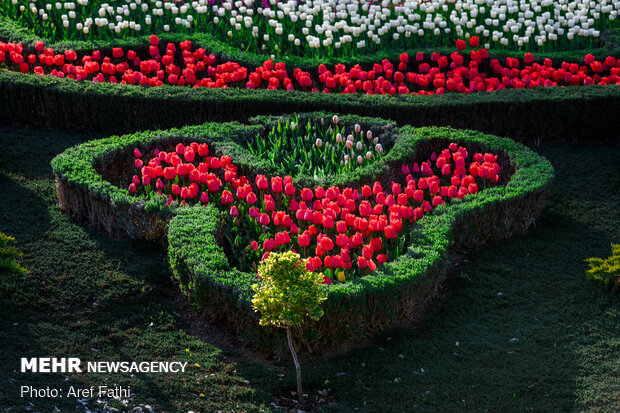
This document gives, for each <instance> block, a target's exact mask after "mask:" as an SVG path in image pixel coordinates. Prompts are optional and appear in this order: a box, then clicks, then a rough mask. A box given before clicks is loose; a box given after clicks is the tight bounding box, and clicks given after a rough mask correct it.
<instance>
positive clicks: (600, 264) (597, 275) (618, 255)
mask: <svg viewBox="0 0 620 413" xmlns="http://www.w3.org/2000/svg"><path fill="white" fill-rule="evenodd" d="M588 264H590V268H589V269H588V271H587V272H586V276H587V277H588V279H589V280H591V281H595V282H599V283H601V284H603V285H604V286H606V287H608V288H609V287H610V288H611V290H612V292H613V293H614V294H617V293H618V292H620V244H612V246H611V256H610V257H609V258H606V259H601V258H588Z"/></svg>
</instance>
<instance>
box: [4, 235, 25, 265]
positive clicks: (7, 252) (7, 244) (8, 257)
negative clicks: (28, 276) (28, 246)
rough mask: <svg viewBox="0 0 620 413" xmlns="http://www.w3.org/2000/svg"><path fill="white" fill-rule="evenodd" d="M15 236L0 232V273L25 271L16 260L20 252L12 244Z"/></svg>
mask: <svg viewBox="0 0 620 413" xmlns="http://www.w3.org/2000/svg"><path fill="white" fill-rule="evenodd" d="M14 243H15V238H13V237H9V236H8V235H6V234H3V233H2V232H0V274H2V275H4V274H24V273H26V272H27V270H26V269H25V268H23V267H22V266H21V265H19V263H18V262H17V259H18V258H19V257H20V256H21V253H20V252H19V251H18V250H17V248H15V247H14V246H13V244H14Z"/></svg>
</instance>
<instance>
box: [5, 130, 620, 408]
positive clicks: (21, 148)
mask: <svg viewBox="0 0 620 413" xmlns="http://www.w3.org/2000/svg"><path fill="white" fill-rule="evenodd" d="M96 137H97V136H85V135H83V134H81V135H78V134H71V133H65V132H50V131H47V130H44V129H34V128H20V127H4V128H0V148H1V149H0V231H2V232H4V233H6V234H7V235H11V236H14V237H15V238H16V240H17V246H18V248H19V249H20V250H21V251H22V252H23V254H24V255H23V257H22V260H21V263H22V265H23V266H25V267H26V268H28V269H29V270H30V273H29V274H28V275H25V276H14V277H7V276H2V277H1V278H0V411H15V412H21V411H24V410H30V411H32V412H36V411H40V412H49V411H53V410H54V408H55V407H57V408H58V409H59V410H60V411H76V406H77V407H79V408H78V410H77V411H82V410H85V409H87V408H88V409H90V410H92V411H104V410H105V409H106V407H105V406H107V407H108V408H113V407H115V408H118V409H120V410H121V411H128V410H131V409H132V408H134V407H136V406H139V407H141V408H142V410H143V411H148V410H149V408H151V409H153V410H154V411H157V412H162V411H166V412H175V411H184V412H186V411H189V410H192V411H195V412H198V411H200V412H212V411H218V410H222V411H236V412H238V411H248V412H259V411H275V410H276V409H275V407H274V406H273V405H272V404H271V403H272V401H273V400H274V397H277V396H280V395H283V394H287V393H288V392H289V391H291V390H293V389H294V388H295V384H294V383H295V381H294V380H295V378H294V369H292V368H291V367H292V363H291V364H289V363H288V362H286V361H284V362H283V363H282V364H281V365H282V366H284V369H283V368H282V367H270V366H271V364H270V363H259V362H257V361H256V360H257V359H256V358H255V357H248V356H247V355H246V354H247V352H242V353H239V352H236V351H235V350H234V349H231V348H227V347H226V346H221V345H219V346H218V345H216V344H214V343H210V342H205V341H203V340H201V339H199V338H198V337H197V336H195V335H193V334H192V331H193V330H192V328H191V326H190V324H189V323H188V322H187V321H186V319H185V317H183V316H182V315H181V314H179V312H178V311H177V310H178V308H177V306H175V304H174V303H173V300H171V299H170V296H171V292H174V291H175V288H176V287H175V286H174V284H173V282H172V281H171V279H170V271H169V270H168V266H167V263H166V259H165V250H164V248H163V247H162V246H160V245H152V244H145V243H143V242H139V241H132V240H127V239H120V240H119V239H110V238H109V237H108V236H107V235H105V234H104V233H101V232H97V231H91V230H89V229H87V228H86V227H84V226H81V225H80V224H78V223H76V222H74V221H72V220H71V219H70V218H69V217H67V216H66V215H65V214H64V213H63V212H62V211H61V210H60V209H59V207H58V205H57V200H56V189H55V183H54V179H53V175H52V172H51V168H50V166H49V162H50V160H51V159H52V157H54V156H55V155H56V154H58V153H60V152H62V151H64V150H65V149H66V148H68V147H70V146H73V145H75V144H77V143H80V142H83V141H85V140H87V139H91V138H96ZM536 150H537V151H538V152H539V153H541V154H543V155H544V156H546V157H548V158H549V159H550V161H551V162H552V164H553V165H554V167H555V168H556V172H557V180H556V182H555V185H554V188H553V192H552V195H551V197H550V200H549V209H548V210H547V211H546V212H545V213H544V215H543V216H542V218H541V219H540V221H539V222H538V225H537V226H536V228H534V229H532V230H531V231H530V232H529V233H528V234H527V235H524V236H519V237H515V238H513V239H511V240H509V241H507V242H505V243H503V244H501V245H493V246H489V247H486V248H484V249H482V250H480V251H477V252H474V253H472V254H470V255H469V256H468V257H467V261H466V262H462V263H461V264H460V265H459V267H457V271H456V275H455V276H454V277H452V278H451V279H449V280H448V282H447V283H446V288H445V289H444V291H443V292H442V294H443V295H444V296H445V299H443V300H441V305H440V306H439V309H438V310H436V311H434V312H432V313H431V314H430V315H429V317H428V318H427V319H426V321H425V322H424V323H423V324H422V325H420V326H419V327H418V328H415V329H407V328H401V329H397V330H394V331H391V332H389V333H387V334H383V335H381V337H380V338H377V339H376V340H374V341H372V342H371V343H369V344H368V345H367V346H366V347H365V348H362V349H357V350H352V351H350V352H349V353H347V354H346V355H341V356H338V357H335V358H333V359H331V360H327V361H323V360H319V361H313V362H312V363H305V364H304V369H303V374H304V380H305V383H304V384H305V386H306V389H307V390H309V391H317V390H320V389H323V388H327V389H329V397H330V399H332V400H333V401H335V403H334V404H333V405H327V404H325V405H324V407H323V410H325V411H333V412H336V411H352V410H359V411H367V412H379V411H381V412H392V411H394V412H400V411H458V410H466V411H491V412H493V411H530V410H531V411H545V412H546V411H567V410H589V411H620V299H618V298H617V297H614V296H612V295H610V294H609V293H607V292H605V291H603V290H602V289H601V288H600V287H599V286H598V285H594V284H591V283H589V282H588V281H587V280H586V279H585V274H584V272H585V269H586V268H587V264H586V263H585V262H584V260H585V259H586V258H587V257H591V256H605V257H606V256H608V255H609V254H610V252H611V243H612V242H619V241H620V161H619V159H620V147H619V146H581V147H569V146H542V147H540V148H536ZM45 356H56V357H80V358H81V359H82V360H93V361H95V360H105V361H112V360H129V361H132V360H137V361H142V360H148V361H150V360H164V361H177V360H179V361H188V362H189V363H190V365H191V366H190V367H189V368H188V371H186V373H185V374H150V375H144V374H136V375H135V376H130V375H128V374H116V375H109V376H106V375H94V374H90V375H88V374H81V375H71V376H68V377H67V375H65V374H61V373H58V374H32V375H25V374H21V373H19V368H20V366H19V360H20V358H21V357H45ZM276 364H277V363H276ZM326 381H327V384H326ZM98 384H106V385H109V386H113V385H115V384H118V385H125V386H131V389H132V391H133V392H134V393H135V397H132V398H130V399H129V400H127V405H126V406H125V405H124V404H123V401H122V400H108V399H105V400H99V401H97V400H96V399H91V400H79V401H78V400H76V399H70V398H64V399H44V398H42V399H26V398H20V395H19V389H20V386H22V385H32V386H34V387H37V388H45V387H46V386H50V387H55V388H59V389H67V388H68V387H69V386H70V385H74V386H78V387H82V388H83V387H88V386H91V385H92V386H96V385H98Z"/></svg>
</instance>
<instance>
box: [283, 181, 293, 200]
mask: <svg viewBox="0 0 620 413" xmlns="http://www.w3.org/2000/svg"><path fill="white" fill-rule="evenodd" d="M284 193H285V194H286V196H289V197H290V196H293V195H295V187H294V186H293V184H292V183H287V184H286V185H284Z"/></svg>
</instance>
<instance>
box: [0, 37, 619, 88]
mask: <svg viewBox="0 0 620 413" xmlns="http://www.w3.org/2000/svg"><path fill="white" fill-rule="evenodd" d="M456 46H457V49H458V50H457V51H454V52H453V53H451V54H450V55H442V54H440V53H432V54H431V55H430V58H429V56H427V55H424V54H422V53H418V54H416V55H415V56H409V55H408V54H406V53H403V54H401V56H400V59H399V61H398V62H397V63H392V62H390V61H388V60H383V61H382V62H377V63H375V64H374V65H373V67H372V69H370V70H364V69H363V68H362V67H361V66H359V65H355V66H353V67H351V68H348V69H347V68H346V67H345V65H343V64H337V65H335V66H334V67H333V68H331V69H329V68H327V66H326V65H323V64H321V65H319V67H318V68H317V72H318V74H317V75H313V74H311V73H309V72H305V71H302V70H300V69H294V70H293V71H292V72H289V70H288V68H287V67H286V65H285V64H284V63H283V62H277V63H274V62H273V61H272V60H266V61H265V62H264V63H263V65H262V66H260V67H257V68H256V69H254V70H253V71H252V70H251V69H249V68H247V67H243V66H241V65H240V64H239V63H235V62H230V61H229V62H218V59H217V58H216V57H215V56H214V55H213V54H208V53H207V51H206V50H205V49H203V48H194V47H193V46H192V43H191V41H189V40H187V41H183V42H180V43H179V44H178V45H177V44H173V43H168V44H167V45H166V46H165V47H164V46H163V45H160V43H159V39H158V38H157V36H155V35H153V36H151V45H150V47H149V53H148V55H143V56H139V55H138V54H137V53H136V52H135V51H133V50H127V51H125V50H123V49H121V48H114V49H112V51H111V53H109V55H105V53H103V52H101V51H99V50H96V51H94V52H93V53H91V54H90V55H85V56H82V58H81V59H78V56H77V54H76V53H75V52H74V51H72V50H67V51H65V52H64V53H56V52H54V50H52V49H50V48H45V46H44V44H43V43H42V42H37V43H35V50H34V52H33V53H27V54H26V53H24V48H23V46H22V45H21V44H15V43H2V42H0V65H1V64H2V63H3V62H4V63H5V64H7V65H8V67H9V68H10V69H11V70H19V71H21V72H23V73H36V74H39V75H51V76H57V77H68V78H71V79H75V80H82V81H83V80H92V81H94V82H111V83H123V84H139V85H144V86H162V85H164V84H167V85H178V86H185V85H188V86H193V87H209V88H225V87H240V88H242V87H245V88H248V89H258V88H267V89H285V90H302V91H312V92H318V91H322V92H325V93H366V94H443V93H445V92H460V93H469V92H480V91H493V90H501V89H507V88H516V89H520V88H537V87H550V86H568V85H573V86H576V85H593V84H600V85H608V84H620V59H616V58H615V57H613V56H608V57H606V58H605V59H604V60H602V61H600V60H596V59H595V58H594V56H592V55H586V56H585V57H584V64H577V63H566V62H563V63H562V64H561V65H559V66H554V65H553V62H552V61H551V60H550V59H545V60H544V61H543V63H542V64H539V63H534V56H533V55H532V54H531V53H527V54H525V55H524V56H523V57H522V58H521V59H517V58H507V59H506V61H505V62H500V61H499V60H497V59H491V60H489V53H488V52H487V50H486V49H476V50H474V49H472V50H470V51H469V53H466V52H465V51H464V49H465V48H466V46H467V44H466V43H465V42H464V41H462V40H459V41H457V42H456ZM469 46H471V47H472V48H477V47H478V38H477V37H475V36H474V37H472V38H470V39H469Z"/></svg>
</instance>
